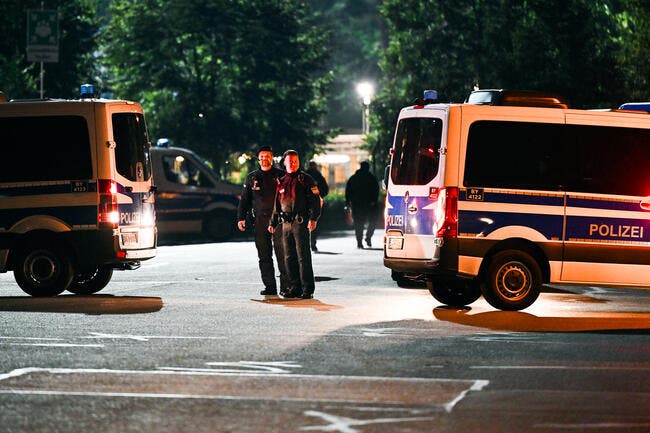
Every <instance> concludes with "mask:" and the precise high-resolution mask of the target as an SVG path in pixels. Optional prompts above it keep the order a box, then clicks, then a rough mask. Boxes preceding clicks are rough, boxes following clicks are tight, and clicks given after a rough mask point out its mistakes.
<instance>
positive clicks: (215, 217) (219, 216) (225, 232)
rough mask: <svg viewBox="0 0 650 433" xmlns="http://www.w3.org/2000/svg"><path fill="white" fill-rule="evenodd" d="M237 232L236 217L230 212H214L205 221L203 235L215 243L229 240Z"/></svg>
mask: <svg viewBox="0 0 650 433" xmlns="http://www.w3.org/2000/svg"><path fill="white" fill-rule="evenodd" d="M234 231H235V216H234V215H233V214H232V213H229V212H213V213H211V214H210V215H208V217H207V218H206V219H205V221H203V234H204V235H205V236H207V237H208V238H210V239H212V240H215V241H225V240H226V239H229V238H230V237H231V236H232V235H233V233H234Z"/></svg>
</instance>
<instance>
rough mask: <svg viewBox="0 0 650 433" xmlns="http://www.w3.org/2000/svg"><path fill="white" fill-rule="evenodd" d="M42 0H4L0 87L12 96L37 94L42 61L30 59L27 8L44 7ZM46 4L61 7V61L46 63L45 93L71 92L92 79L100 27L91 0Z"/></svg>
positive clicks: (70, 94) (0, 11)
mask: <svg viewBox="0 0 650 433" xmlns="http://www.w3.org/2000/svg"><path fill="white" fill-rule="evenodd" d="M41 3H42V2H41V1H40V0H3V1H2V2H0V28H2V38H0V90H3V91H4V92H5V93H6V94H7V95H8V96H9V97H10V98H14V99H17V98H36V97H38V96H39V88H40V65H39V64H37V63H32V62H27V56H26V41H27V11H28V10H29V9H41ZM45 6H46V8H47V9H57V10H58V11H59V33H60V35H59V61H58V62H57V63H45V64H44V70H45V74H44V85H43V88H44V92H45V96H50V97H56V98H72V97H75V96H76V95H78V94H79V85H80V84H83V83H84V82H91V81H93V79H94V77H95V75H96V73H97V68H96V62H95V61H94V58H93V53H94V51H95V50H96V49H97V45H96V43H95V36H96V34H97V32H98V30H99V21H98V19H97V13H96V2H95V1H93V0H48V1H47V2H46V3H45Z"/></svg>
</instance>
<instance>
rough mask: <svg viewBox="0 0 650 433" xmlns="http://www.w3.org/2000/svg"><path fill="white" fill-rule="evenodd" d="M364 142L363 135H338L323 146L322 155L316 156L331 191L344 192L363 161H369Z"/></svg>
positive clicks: (315, 159) (315, 158)
mask: <svg viewBox="0 0 650 433" xmlns="http://www.w3.org/2000/svg"><path fill="white" fill-rule="evenodd" d="M364 140H365V135H363V134H341V135H337V136H336V137H334V138H333V139H332V140H330V141H329V142H328V143H327V144H326V145H325V146H323V152H322V153H319V154H318V155H316V156H314V161H316V163H317V164H318V165H319V166H320V170H321V173H323V176H325V179H327V183H328V184H329V186H330V190H336V191H337V192H342V191H344V190H345V183H346V182H347V180H348V178H349V177H350V176H352V175H353V174H354V172H355V171H357V169H358V168H359V164H361V161H367V160H368V159H369V156H370V155H369V153H368V151H367V150H365V149H362V148H361V146H362V145H363V144H364Z"/></svg>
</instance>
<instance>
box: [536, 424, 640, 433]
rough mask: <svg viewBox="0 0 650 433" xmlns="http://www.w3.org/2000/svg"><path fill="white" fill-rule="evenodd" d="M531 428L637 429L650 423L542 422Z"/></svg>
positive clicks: (581, 429)
mask: <svg viewBox="0 0 650 433" xmlns="http://www.w3.org/2000/svg"><path fill="white" fill-rule="evenodd" d="M533 428H543V429H549V428H551V429H553V430H558V429H567V430H577V431H584V430H585V429H597V430H602V429H626V430H627V429H637V428H650V423H647V422H644V423H625V422H596V423H576V424H558V423H542V424H535V425H533Z"/></svg>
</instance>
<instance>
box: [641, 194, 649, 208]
mask: <svg viewBox="0 0 650 433" xmlns="http://www.w3.org/2000/svg"><path fill="white" fill-rule="evenodd" d="M639 205H640V206H641V209H643V210H650V197H646V198H644V199H643V200H641V203H639Z"/></svg>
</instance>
